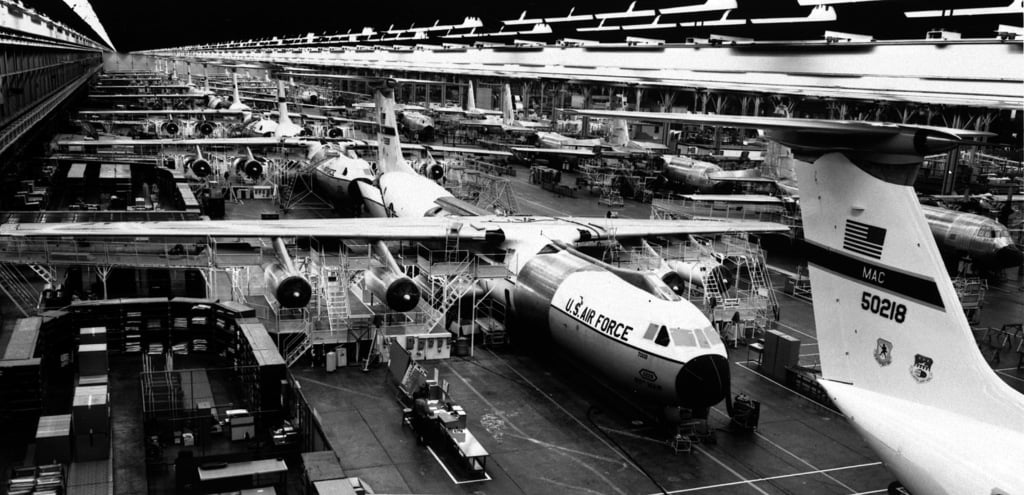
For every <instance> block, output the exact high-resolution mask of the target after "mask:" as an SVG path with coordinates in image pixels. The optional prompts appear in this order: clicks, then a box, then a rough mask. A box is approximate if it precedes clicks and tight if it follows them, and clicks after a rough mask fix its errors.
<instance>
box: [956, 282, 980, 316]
mask: <svg viewBox="0 0 1024 495" xmlns="http://www.w3.org/2000/svg"><path fill="white" fill-rule="evenodd" d="M953 289H954V290H955V291H956V296H957V298H958V299H960V306H962V307H963V309H964V315H965V316H967V321H969V322H970V323H977V322H978V321H979V320H980V319H981V310H982V308H984V307H985V293H986V292H988V281H987V280H985V279H983V278H978V277H957V278H954V279H953Z"/></svg>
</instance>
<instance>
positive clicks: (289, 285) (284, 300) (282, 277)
mask: <svg viewBox="0 0 1024 495" xmlns="http://www.w3.org/2000/svg"><path fill="white" fill-rule="evenodd" d="M263 275H264V279H265V280H266V283H267V289H269V290H270V291H271V293H273V294H274V297H276V298H277V302H279V303H280V304H281V307H284V308H303V307H305V306H306V305H307V304H309V300H310V299H311V298H312V297H313V287H312V286H310V285H309V281H308V280H306V279H305V278H303V276H302V275H300V274H298V273H295V272H289V271H288V270H286V269H285V268H284V267H283V266H282V265H281V264H280V263H271V264H268V265H267V266H266V267H265V268H264V269H263Z"/></svg>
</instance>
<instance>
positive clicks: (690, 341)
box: [672, 328, 697, 347]
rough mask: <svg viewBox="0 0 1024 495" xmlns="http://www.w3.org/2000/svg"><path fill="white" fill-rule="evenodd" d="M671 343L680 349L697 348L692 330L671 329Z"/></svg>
mask: <svg viewBox="0 0 1024 495" xmlns="http://www.w3.org/2000/svg"><path fill="white" fill-rule="evenodd" d="M672 341H673V342H675V343H676V345H677V346H680V347H697V338H696V337H695V336H694V335H693V330H689V329H686V328H673V329H672Z"/></svg>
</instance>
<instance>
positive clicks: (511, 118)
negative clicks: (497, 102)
mask: <svg viewBox="0 0 1024 495" xmlns="http://www.w3.org/2000/svg"><path fill="white" fill-rule="evenodd" d="M515 120H516V111H515V108H513V107H512V87H511V86H509V85H508V84H505V85H504V86H502V87H501V123H503V124H505V125H513V124H514V123H515Z"/></svg>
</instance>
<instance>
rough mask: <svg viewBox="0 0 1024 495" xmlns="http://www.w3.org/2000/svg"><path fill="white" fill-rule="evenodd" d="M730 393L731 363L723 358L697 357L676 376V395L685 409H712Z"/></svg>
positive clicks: (712, 356)
mask: <svg viewBox="0 0 1024 495" xmlns="http://www.w3.org/2000/svg"><path fill="white" fill-rule="evenodd" d="M728 393H729V361H728V360H727V359H725V358H724V357H722V356H718V355H714V354H705V355H703V356H697V357H695V358H693V359H691V360H690V362H688V363H686V364H685V365H683V369H682V370H679V375H677V376H676V394H677V395H678V397H679V405H681V406H683V407H687V408H691V409H696V408H704V407H711V406H713V405H715V404H718V403H719V402H721V401H722V399H724V398H725V396H726V394H728Z"/></svg>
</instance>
